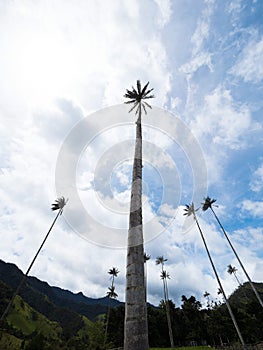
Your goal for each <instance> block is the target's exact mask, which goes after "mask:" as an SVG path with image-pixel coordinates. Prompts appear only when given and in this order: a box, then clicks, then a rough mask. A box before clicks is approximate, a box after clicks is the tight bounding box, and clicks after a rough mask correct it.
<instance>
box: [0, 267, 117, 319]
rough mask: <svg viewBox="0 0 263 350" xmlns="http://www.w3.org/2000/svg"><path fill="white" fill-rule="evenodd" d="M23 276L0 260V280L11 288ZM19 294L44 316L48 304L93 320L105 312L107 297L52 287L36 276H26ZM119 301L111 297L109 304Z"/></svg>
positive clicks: (47, 313) (115, 303)
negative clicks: (95, 296) (90, 295)
mask: <svg viewBox="0 0 263 350" xmlns="http://www.w3.org/2000/svg"><path fill="white" fill-rule="evenodd" d="M22 277H23V272H22V271H21V270H20V269H19V268H18V267H17V266H16V265H14V264H11V263H6V262H4V261H2V260H0V280H1V281H3V282H4V283H5V284H6V285H8V286H9V287H11V288H12V289H13V290H15V288H17V286H18V284H19V282H20V281H21V279H22ZM20 295H21V296H22V297H23V299H24V300H25V301H26V302H27V303H28V304H29V305H31V306H32V307H33V308H35V309H36V310H37V311H39V312H41V313H43V314H44V315H46V316H48V317H49V316H50V304H53V305H54V306H56V307H58V308H65V309H68V310H71V311H73V312H76V313H78V314H81V315H83V316H86V317H87V318H89V319H90V320H95V319H96V317H97V316H98V315H101V314H105V313H106V312H107V308H108V302H109V299H108V298H107V297H104V298H98V299H94V298H89V297H86V296H85V295H83V293H81V292H79V293H76V294H75V293H72V292H70V291H68V290H64V289H61V288H58V287H52V286H50V285H49V284H48V283H47V282H43V281H41V280H39V279H38V278H36V277H31V276H28V277H27V279H26V282H25V284H24V286H23V287H22V289H21V292H20ZM119 305H121V302H119V301H118V300H115V299H112V300H111V306H112V307H118V306H119Z"/></svg>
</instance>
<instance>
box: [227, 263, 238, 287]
mask: <svg viewBox="0 0 263 350" xmlns="http://www.w3.org/2000/svg"><path fill="white" fill-rule="evenodd" d="M227 272H228V273H229V274H230V275H232V274H233V275H234V276H235V278H236V280H237V283H238V285H239V286H241V283H240V281H239V279H238V277H237V268H236V267H235V266H232V265H231V264H230V265H228V266H227Z"/></svg>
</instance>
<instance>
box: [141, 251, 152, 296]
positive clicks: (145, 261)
mask: <svg viewBox="0 0 263 350" xmlns="http://www.w3.org/2000/svg"><path fill="white" fill-rule="evenodd" d="M143 259H144V285H145V301H147V261H148V260H150V259H151V255H148V254H146V253H144V254H143Z"/></svg>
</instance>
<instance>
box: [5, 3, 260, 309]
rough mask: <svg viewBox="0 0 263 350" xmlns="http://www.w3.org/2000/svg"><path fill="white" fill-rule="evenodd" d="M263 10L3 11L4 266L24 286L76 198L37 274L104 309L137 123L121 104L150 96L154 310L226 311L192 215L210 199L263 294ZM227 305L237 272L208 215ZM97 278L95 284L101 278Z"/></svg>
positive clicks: (120, 250)
mask: <svg viewBox="0 0 263 350" xmlns="http://www.w3.org/2000/svg"><path fill="white" fill-rule="evenodd" d="M262 16H263V3H262V1H260V0H258V1H256V0H250V1H248V0H247V1H245V0H233V1H225V0H202V1H201V0H176V1H169V0H155V1H154V0H151V1H148V0H143V1H139V0H138V1H136V0H133V1H128V0H125V1H114V2H105V1H98V0H96V1H95V0H94V1H92V0H91V1H84V0H83V1H82V0H77V1H75V2H74V3H73V2H70V1H62V0H61V1H60V0H58V1H56V2H55V3H51V2H46V1H34V2H32V1H28V0H23V1H5V2H1V3H0V76H1V82H0V118H1V124H0V135H1V138H0V140H1V141H0V142H1V147H0V179H1V180H0V194H1V203H0V234H1V235H2V239H1V246H0V258H1V259H3V260H5V261H9V262H13V263H15V264H17V265H18V266H19V267H20V268H21V269H23V270H24V271H25V270H26V269H27V267H28V265H29V263H30V261H31V259H32V257H33V255H34V253H35V252H36V250H37V248H38V246H39V244H40V242H41V240H42V238H43V237H44V235H45V233H46V231H47V229H48V226H49V223H50V222H51V221H52V219H53V213H52V212H51V211H50V204H51V203H52V202H53V201H54V199H55V198H56V197H57V195H65V196H67V197H69V202H68V204H67V207H66V208H65V211H64V215H63V217H61V218H60V221H59V223H58V225H57V226H56V228H55V229H54V231H53V233H52V235H51V236H50V238H49V240H48V242H47V244H46V246H45V248H44V250H43V251H42V253H41V255H40V256H39V259H38V260H37V262H36V264H35V266H34V268H33V270H32V274H33V275H35V276H37V277H39V278H41V279H43V280H46V281H47V282H48V283H50V284H51V285H57V286H60V287H62V288H66V289H70V290H72V291H75V292H78V291H82V292H83V293H84V294H86V295H87V296H91V297H101V296H103V295H105V293H106V291H107V287H108V284H109V276H108V275H107V271H108V270H109V269H110V268H111V267H112V266H117V267H118V268H119V270H120V274H119V276H118V278H117V279H116V290H117V293H118V294H119V298H120V300H124V292H125V256H126V250H125V242H126V234H127V225H128V211H129V198H130V172H131V164H132V157H133V145H134V143H133V140H134V135H135V125H134V116H133V115H131V114H128V110H127V108H126V107H125V106H124V105H123V102H124V98H123V95H124V93H125V89H126V88H130V87H131V86H132V85H134V84H135V83H136V80H137V79H141V81H142V82H143V83H146V82H147V81H150V86H151V87H153V88H154V94H155V99H154V100H153V101H152V105H153V106H154V107H153V109H152V110H150V111H149V112H148V114H147V116H145V117H143V122H144V124H143V130H144V132H143V138H144V159H145V167H144V196H143V203H144V206H143V212H144V220H145V243H146V245H145V249H146V251H147V253H148V254H150V255H151V257H152V259H151V260H150V261H149V262H148V264H147V265H148V299H149V301H150V302H152V303H154V304H158V303H159V301H160V299H161V298H162V287H161V281H160V277H159V271H158V267H157V266H155V258H156V257H157V256H159V255H164V256H165V257H166V258H168V261H167V270H168V271H169V273H170V276H171V280H170V281H169V287H170V296H171V298H172V299H173V300H174V301H175V302H176V304H177V305H179V304H180V298H181V295H182V294H185V295H188V296H190V295H191V294H193V295H195V296H196V297H197V298H198V299H199V300H201V301H203V300H204V298H203V293H204V292H205V291H208V292H209V293H210V294H211V295H212V296H213V298H217V297H218V296H217V288H218V286H217V283H216V281H215V278H214V276H213V274H212V271H211V269H210V267H209V265H208V259H207V256H206V255H205V252H204V248H203V246H202V242H201V240H200V237H199V233H198V231H197V230H196V228H195V226H194V225H193V222H192V221H191V220H190V219H189V220H186V219H185V217H184V216H183V206H184V205H185V204H187V203H190V202H191V201H192V200H194V202H195V204H196V206H199V205H200V202H201V201H202V200H203V197H204V196H206V195H207V194H208V195H209V196H211V197H213V198H216V199H217V204H218V207H216V208H215V210H216V211H217V213H218V215H219V216H220V218H221V220H222V222H223V224H224V225H225V228H226V229H227V231H228V233H229V236H230V238H231V241H232V243H233V244H234V246H235V248H236V249H237V251H238V252H239V253H240V257H241V260H242V261H243V263H244V265H245V266H246V268H247V271H248V272H249V274H250V275H251V278H252V279H253V280H255V281H262V280H263V278H262V277H263V276H262V272H261V271H262V270H263V262H262V258H263V255H262V248H263V245H262V242H263V239H262V238H263V229H262V227H263V225H262V224H263V201H262V191H263V156H262V141H263V131H262V113H263V100H262V89H263V84H262V81H263V59H262V57H263V21H262ZM198 215H199V216H198V217H199V220H200V224H201V226H202V228H203V231H204V233H205V236H206V237H207V241H208V245H209V248H210V250H211V254H212V256H213V258H214V261H215V263H216V266H217V268H218V271H219V274H220V277H221V278H222V283H223V285H224V287H225V289H226V292H227V294H228V295H229V294H230V293H231V292H233V290H234V289H235V288H236V287H237V285H236V281H235V280H234V278H233V276H229V274H228V273H227V271H226V270H227V265H228V264H232V265H234V266H236V267H237V269H238V277H239V278H240V280H241V281H243V282H245V281H246V279H245V276H244V275H243V273H242V271H241V269H240V267H239V266H238V263H237V261H236V260H235V257H234V256H233V254H232V253H231V251H230V250H229V248H228V246H227V244H226V242H225V240H224V238H223V236H222V235H221V233H220V231H219V230H218V227H217V226H216V225H215V222H214V220H213V217H212V215H211V214H210V213H202V212H200V211H199V212H198ZM94 271H96V274H94Z"/></svg>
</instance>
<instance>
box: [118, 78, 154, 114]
mask: <svg viewBox="0 0 263 350" xmlns="http://www.w3.org/2000/svg"><path fill="white" fill-rule="evenodd" d="M148 85H149V82H148V83H147V84H146V85H145V86H144V87H143V88H142V87H141V82H140V80H137V90H136V89H135V88H134V87H132V90H128V89H126V94H125V95H124V97H125V98H128V99H129V101H126V102H125V103H126V104H129V103H133V106H132V108H131V109H130V110H129V113H130V112H131V111H133V110H134V109H135V108H136V107H137V109H136V112H135V114H138V113H139V111H140V110H141V106H142V107H143V110H144V113H145V114H147V112H146V107H149V108H152V107H151V106H150V105H149V103H147V102H146V101H145V100H147V99H150V98H154V95H149V94H150V93H151V92H152V91H153V89H149V90H147V88H148Z"/></svg>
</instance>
